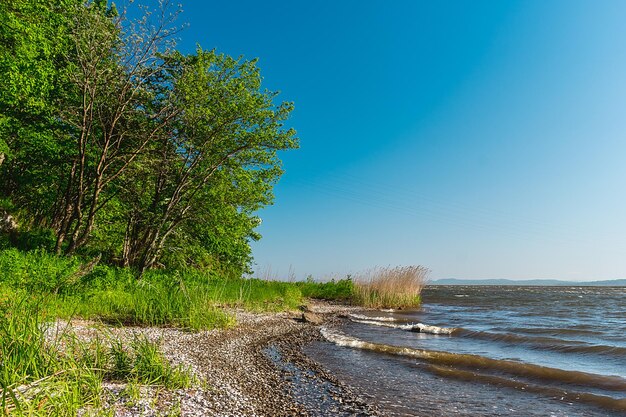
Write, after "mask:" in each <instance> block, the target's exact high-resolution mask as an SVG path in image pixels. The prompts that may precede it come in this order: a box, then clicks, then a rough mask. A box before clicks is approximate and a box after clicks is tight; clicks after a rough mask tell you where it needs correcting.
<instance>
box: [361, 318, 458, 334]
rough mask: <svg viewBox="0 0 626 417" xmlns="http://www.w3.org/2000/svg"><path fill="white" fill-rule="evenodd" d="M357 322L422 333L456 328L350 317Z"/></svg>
mask: <svg viewBox="0 0 626 417" xmlns="http://www.w3.org/2000/svg"><path fill="white" fill-rule="evenodd" d="M350 320H351V321H353V322H355V323H362V324H369V325H372V326H382V327H391V328H393V329H400V330H406V331H409V332H420V333H430V334H452V332H454V331H455V330H456V329H455V328H454V327H438V326H430V325H428V324H424V323H408V324H393V323H387V322H384V321H377V320H360V319H354V318H352V319H350Z"/></svg>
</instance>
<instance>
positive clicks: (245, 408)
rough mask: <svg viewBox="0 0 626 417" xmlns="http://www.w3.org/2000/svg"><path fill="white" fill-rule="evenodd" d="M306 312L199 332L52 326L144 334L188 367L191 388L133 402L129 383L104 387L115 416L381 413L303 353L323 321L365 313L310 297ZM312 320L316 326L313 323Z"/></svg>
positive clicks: (240, 319) (82, 335)
mask: <svg viewBox="0 0 626 417" xmlns="http://www.w3.org/2000/svg"><path fill="white" fill-rule="evenodd" d="M307 307H308V311H309V312H310V313H312V318H313V320H309V321H301V320H298V318H299V317H298V316H296V315H295V314H294V313H288V312H280V313H250V312H246V311H242V310H234V311H231V312H232V313H233V314H234V315H235V316H236V319H237V325H236V326H234V327H232V328H229V329H214V330H209V331H201V332H197V333H191V332H188V331H184V330H180V329H175V328H157V327H127V326H123V327H113V326H109V325H106V324H102V323H98V322H93V321H83V320H73V321H71V322H69V323H68V322H63V321H57V322H56V329H57V331H58V329H60V328H62V327H63V328H66V327H67V328H69V329H70V330H71V331H72V332H73V333H75V334H76V336H77V337H78V338H79V339H82V340H90V339H91V338H95V337H102V336H104V337H111V336H112V337H115V338H118V339H120V340H125V341H130V340H132V338H134V337H137V336H145V337H146V338H147V339H149V340H151V341H153V342H158V344H159V346H160V350H161V352H162V353H163V355H164V357H165V358H166V359H168V360H169V361H170V363H171V364H172V365H174V366H178V365H181V366H182V367H183V368H187V369H189V370H190V371H191V372H192V373H193V375H194V377H196V378H197V380H198V382H197V383H195V384H193V386H192V387H191V388H188V389H176V390H167V389H165V388H163V387H154V386H140V392H139V393H137V394H136V396H135V397H134V398H131V396H129V395H128V389H126V388H127V387H126V385H127V384H121V383H111V382H105V383H103V386H102V388H103V390H102V397H103V405H104V406H103V409H104V411H106V412H108V413H113V415H114V416H116V417H117V416H119V417H135V416H146V415H181V416H194V417H195V416H325V415H333V416H378V415H381V413H380V411H379V410H378V409H377V408H376V406H375V405H373V404H371V403H368V402H367V401H366V400H364V398H363V397H361V396H359V395H358V393H356V392H355V391H353V390H352V389H351V388H350V387H349V386H347V385H346V384H344V383H342V382H341V381H339V380H338V379H337V378H336V377H335V376H333V375H332V374H331V373H330V372H328V371H327V370H325V369H324V368H323V367H322V366H321V365H319V364H318V363H317V362H315V361H314V360H312V359H311V358H309V357H308V356H307V355H306V354H305V353H303V351H302V347H304V346H305V345H307V344H308V343H310V342H312V341H315V340H323V338H322V336H321V334H320V326H319V325H320V324H330V325H332V324H333V323H336V322H337V321H338V320H339V316H340V315H343V314H346V313H347V312H356V311H363V310H364V309H363V308H362V307H355V306H349V305H345V304H337V303H329V302H324V301H318V300H309V302H308V305H307ZM317 318H319V319H320V322H321V323H317V324H313V323H311V322H310V321H315V320H316V319H317ZM52 331H53V332H54V329H52ZM82 415H90V410H85V413H82Z"/></svg>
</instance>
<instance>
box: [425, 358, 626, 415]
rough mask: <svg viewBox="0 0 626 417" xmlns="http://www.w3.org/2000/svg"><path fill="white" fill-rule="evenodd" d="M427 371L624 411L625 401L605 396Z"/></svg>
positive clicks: (470, 373) (444, 369)
mask: <svg viewBox="0 0 626 417" xmlns="http://www.w3.org/2000/svg"><path fill="white" fill-rule="evenodd" d="M427 369H428V370H429V371H431V372H432V373H434V374H436V375H440V376H443V377H448V378H454V379H460V380H465V381H470V382H477V381H478V382H483V383H487V384H491V385H498V386H505V387H509V388H514V389H518V390H522V391H525V392H533V393H536V394H541V395H544V396H547V397H552V398H556V399H560V400H561V401H563V400H565V401H572V402H574V401H582V402H586V403H590V404H595V405H599V406H601V407H605V408H610V409H614V410H619V411H626V399H617V398H613V397H609V396H606V395H598V394H592V393H588V392H576V391H571V390H563V389H559V388H557V387H549V386H545V385H536V384H530V383H525V382H520V381H516V380H514V379H508V378H503V377H500V376H496V375H488V374H482V373H479V372H473V371H467V370H460V369H454V368H451V367H447V366H441V365H428V367H427Z"/></svg>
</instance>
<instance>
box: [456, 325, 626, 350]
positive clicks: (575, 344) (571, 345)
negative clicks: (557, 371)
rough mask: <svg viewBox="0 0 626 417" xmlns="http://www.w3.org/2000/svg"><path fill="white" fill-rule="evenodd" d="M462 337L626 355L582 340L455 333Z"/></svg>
mask: <svg viewBox="0 0 626 417" xmlns="http://www.w3.org/2000/svg"><path fill="white" fill-rule="evenodd" d="M454 334H455V335H458V336H461V337H469V338H475V339H482V340H492V341H495V342H504V343H509V344H525V345H528V346H530V347H531V348H534V349H544V350H550V351H554V352H562V353H581V354H585V353H588V354H602V355H617V356H624V355H626V348H625V347H620V346H608V345H595V344H591V343H588V342H583V341H580V340H564V339H557V338H553V337H537V336H526V335H519V334H512V333H492V332H485V331H473V330H468V329H463V328H458V329H457V331H456V332H455V333H454Z"/></svg>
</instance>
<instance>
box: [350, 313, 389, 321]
mask: <svg viewBox="0 0 626 417" xmlns="http://www.w3.org/2000/svg"><path fill="white" fill-rule="evenodd" d="M349 316H350V317H351V318H354V319H357V320H371V321H398V319H396V318H393V317H389V316H377V317H372V316H366V315H364V314H349Z"/></svg>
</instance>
